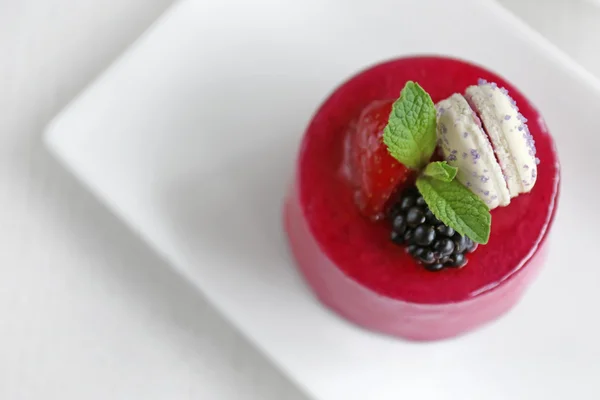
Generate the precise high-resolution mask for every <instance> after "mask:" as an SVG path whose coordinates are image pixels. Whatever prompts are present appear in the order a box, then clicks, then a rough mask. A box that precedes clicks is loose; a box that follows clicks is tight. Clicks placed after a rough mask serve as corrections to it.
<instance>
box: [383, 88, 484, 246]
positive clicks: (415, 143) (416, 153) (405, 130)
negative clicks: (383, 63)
mask: <svg viewBox="0 0 600 400" xmlns="http://www.w3.org/2000/svg"><path fill="white" fill-rule="evenodd" d="M383 142H384V143H385V145H386V146H387V148H388V151H389V153H390V154H391V155H392V157H394V158H395V159H396V160H398V161H399V162H400V163H402V164H404V165H405V166H407V167H408V168H412V169H416V170H421V175H420V176H419V178H417V182H416V185H417V189H419V192H421V195H422V196H423V199H424V200H425V203H427V205H428V206H429V209H430V210H431V212H432V213H433V215H435V216H436V218H437V219H439V220H440V221H442V222H443V223H444V224H446V225H447V226H449V227H451V228H453V229H454V230H455V231H457V232H458V233H460V234H461V235H466V236H468V237H469V238H470V239H472V240H473V241H475V242H477V243H481V244H486V243H487V242H488V240H489V237H490V228H491V223H492V216H491V214H490V210H489V209H488V207H487V205H486V204H485V203H484V202H483V200H481V199H480V198H479V197H478V196H477V195H476V194H475V193H473V192H472V191H471V190H469V189H468V188H466V187H465V186H463V185H462V184H461V183H460V182H458V181H455V180H454V178H455V177H456V174H457V173H458V169H457V168H456V167H453V166H451V165H449V164H448V163H447V162H446V161H442V162H432V163H429V161H430V159H431V156H432V155H433V152H434V150H435V147H436V143H437V135H436V110H435V105H434V104H433V101H432V100H431V97H430V96H429V94H428V93H427V92H425V90H423V88H422V87H421V86H419V84H417V83H415V82H411V81H409V82H407V83H406V85H405V86H404V89H402V92H401V93H400V98H399V99H398V100H396V101H395V102H394V105H393V106H392V112H391V113H390V118H389V121H388V124H387V126H386V127H385V129H384V131H383Z"/></svg>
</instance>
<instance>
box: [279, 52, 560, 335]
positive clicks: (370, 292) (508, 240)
mask: <svg viewBox="0 0 600 400" xmlns="http://www.w3.org/2000/svg"><path fill="white" fill-rule="evenodd" d="M442 71H443V74H442ZM478 78H484V79H487V80H489V81H494V82H497V83H498V84H499V85H502V86H505V87H507V88H508V89H509V90H510V91H511V93H512V94H513V97H514V98H515V99H516V100H517V102H518V105H519V106H520V107H521V112H522V114H523V115H525V116H526V117H527V118H528V119H529V120H530V131H531V133H532V135H533V136H534V138H535V140H536V142H537V147H538V157H539V158H540V159H541V161H542V164H541V165H540V169H539V174H538V183H537V184H536V187H535V188H534V189H533V191H532V193H530V194H528V195H522V196H519V197H518V198H516V199H514V200H513V202H512V203H511V204H510V205H509V206H508V207H505V208H499V209H496V210H494V211H493V212H492V219H493V223H492V235H491V237H490V242H489V244H488V245H486V246H481V247H480V248H479V250H477V252H475V253H474V254H472V255H470V261H469V264H468V265H467V266H466V267H465V268H463V269H461V270H449V271H442V272H440V273H430V272H427V271H424V269H423V268H422V267H421V266H419V265H417V264H416V263H415V262H414V260H413V259H412V258H410V256H408V255H407V254H405V252H404V251H402V249H400V248H398V247H396V246H394V245H392V244H391V243H390V241H389V240H388V235H389V227H387V226H386V225H385V224H384V223H379V224H375V223H372V222H370V221H367V220H365V219H364V218H362V217H361V216H360V214H359V213H358V211H357V210H356V207H355V206H354V204H353V202H352V188H351V187H350V185H349V184H348V180H347V174H346V175H344V174H343V173H341V171H347V168H346V166H345V165H344V156H343V155H344V148H343V147H344V143H345V139H346V138H347V137H348V135H352V127H353V123H354V121H355V118H356V116H357V115H358V114H359V113H360V110H361V109H362V108H363V107H364V106H365V105H367V104H368V103H369V102H371V101H373V100H377V99H383V98H393V97H397V95H398V93H399V92H400V90H401V88H402V87H403V86H404V83H405V82H406V80H409V79H410V80H415V81H418V82H419V83H420V84H421V85H422V86H423V87H424V88H425V89H426V90H427V91H428V92H429V93H430V94H431V96H432V98H433V100H434V101H435V102H437V101H439V100H440V99H442V98H445V97H447V96H449V95H450V94H452V93H453V92H462V91H464V88H465V87H467V86H468V85H470V84H473V83H475V82H477V80H478ZM558 182H559V168H558V160H557V157H556V152H555V150H554V145H553V142H552V139H551V137H550V136H549V135H548V133H547V131H546V130H545V126H544V125H543V120H542V119H541V117H540V116H539V115H538V113H537V111H536V110H535V108H533V106H531V103H530V102H528V101H527V100H526V99H525V98H524V97H523V96H522V95H521V94H520V93H519V92H518V91H517V90H516V89H515V88H514V87H513V86H512V85H510V84H509V83H508V82H506V81H505V80H503V79H502V78H501V77H499V76H497V75H495V74H493V73H491V72H489V71H487V70H484V69H482V68H481V67H478V66H475V65H473V64H469V63H465V62H462V61H459V60H454V59H448V58H442V57H415V58H405V59H399V60H394V61H390V62H387V63H383V64H379V65H377V66H375V67H373V68H370V69H368V70H366V71H363V72H362V73H360V74H358V75H357V76H355V77H353V78H352V79H350V80H349V81H347V82H346V83H344V84H343V85H342V86H341V87H340V88H338V89H337V90H336V91H335V92H334V93H333V94H332V95H331V96H330V97H329V98H328V99H327V100H326V101H325V103H324V104H323V105H322V106H321V108H320V109H319V110H318V112H317V113H316V114H315V116H314V118H313V121H312V122H311V124H310V125H309V127H308V129H307V132H306V135H305V138H304V140H303V143H302V147H301V150H300V154H299V159H298V169H297V175H296V179H295V182H294V184H293V185H292V188H291V190H290V193H289V195H288V198H287V201H286V205H285V227H286V231H287V233H288V238H289V241H290V245H291V249H292V253H293V255H294V257H295V258H296V261H297V264H298V266H299V268H300V270H301V271H302V273H303V274H304V276H305V278H306V280H307V282H308V283H309V284H310V286H311V287H312V288H313V290H314V292H315V293H316V294H317V296H318V297H319V299H321V301H322V302H323V303H324V304H325V305H327V306H328V307H330V308H331V309H333V310H334V311H336V312H337V313H339V314H340V315H342V316H344V317H345V318H347V319H349V320H351V321H353V322H355V323H356V324H358V325H361V326H364V327H366V328H368V329H371V330H375V331H379V332H382V333H387V334H390V335H395V336H399V337H403V338H408V339H413V340H434V339H442V338H447V337H452V336H455V335H458V334H461V333H463V332H466V331H469V330H471V329H473V328H475V327H477V326H479V325H481V324H484V323H486V322H488V321H491V320H493V319H495V318H497V317H498V316H500V315H501V314H503V313H504V312H506V311H507V310H509V309H510V308H511V307H512V306H513V305H514V304H515V303H516V302H517V300H518V299H519V298H520V296H521V295H522V293H523V291H524V289H525V288H526V286H527V285H528V284H529V283H530V282H531V280H532V278H533V277H534V276H535V275H536V273H537V272H538V270H539V268H540V266H541V265H542V263H543V260H544V258H545V253H546V251H545V247H544V240H545V238H546V235H547V233H548V228H549V227H550V225H551V222H552V219H553V216H554V212H555V205H556V199H557V197H558Z"/></svg>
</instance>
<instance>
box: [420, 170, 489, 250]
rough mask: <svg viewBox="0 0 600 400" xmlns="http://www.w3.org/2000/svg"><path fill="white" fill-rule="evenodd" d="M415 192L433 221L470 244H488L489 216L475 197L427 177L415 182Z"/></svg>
mask: <svg viewBox="0 0 600 400" xmlns="http://www.w3.org/2000/svg"><path fill="white" fill-rule="evenodd" d="M417 188H418V189H419V191H420V192H421V195H422V196H423V198H424V199H425V202H426V203H427V205H428V206H429V209H430V210H431V212H432V213H433V215H435V216H436V217H437V219H439V220H440V221H442V222H443V223H444V224H446V225H448V226H449V227H451V228H454V230H456V231H457V232H458V233H460V234H461V235H466V236H468V237H469V238H471V239H472V240H473V241H474V242H477V243H481V244H486V243H487V242H488V239H489V237H490V225H491V223H492V216H491V214H490V210H489V209H488V207H487V206H486V205H485V203H484V202H483V201H482V200H481V199H480V198H479V197H477V195H476V194H475V193H473V192H471V191H470V190H469V189H467V188H466V187H464V186H463V185H462V184H461V183H460V182H458V181H452V182H444V181H440V180H437V179H434V178H431V177H427V176H422V177H419V178H418V179H417Z"/></svg>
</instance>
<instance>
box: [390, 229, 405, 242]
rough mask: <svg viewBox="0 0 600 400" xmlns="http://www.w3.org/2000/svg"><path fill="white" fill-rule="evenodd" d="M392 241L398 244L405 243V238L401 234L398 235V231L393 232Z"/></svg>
mask: <svg viewBox="0 0 600 400" xmlns="http://www.w3.org/2000/svg"><path fill="white" fill-rule="evenodd" d="M390 239H391V240H392V242H394V243H396V244H402V243H404V237H403V236H402V234H401V233H398V232H396V231H392V233H390Z"/></svg>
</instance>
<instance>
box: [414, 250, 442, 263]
mask: <svg viewBox="0 0 600 400" xmlns="http://www.w3.org/2000/svg"><path fill="white" fill-rule="evenodd" d="M418 257H419V261H421V262H422V263H423V264H433V263H435V262H436V261H438V260H437V258H436V255H435V253H434V252H433V251H431V250H426V251H422V252H421V254H420V255H419V256H418Z"/></svg>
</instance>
